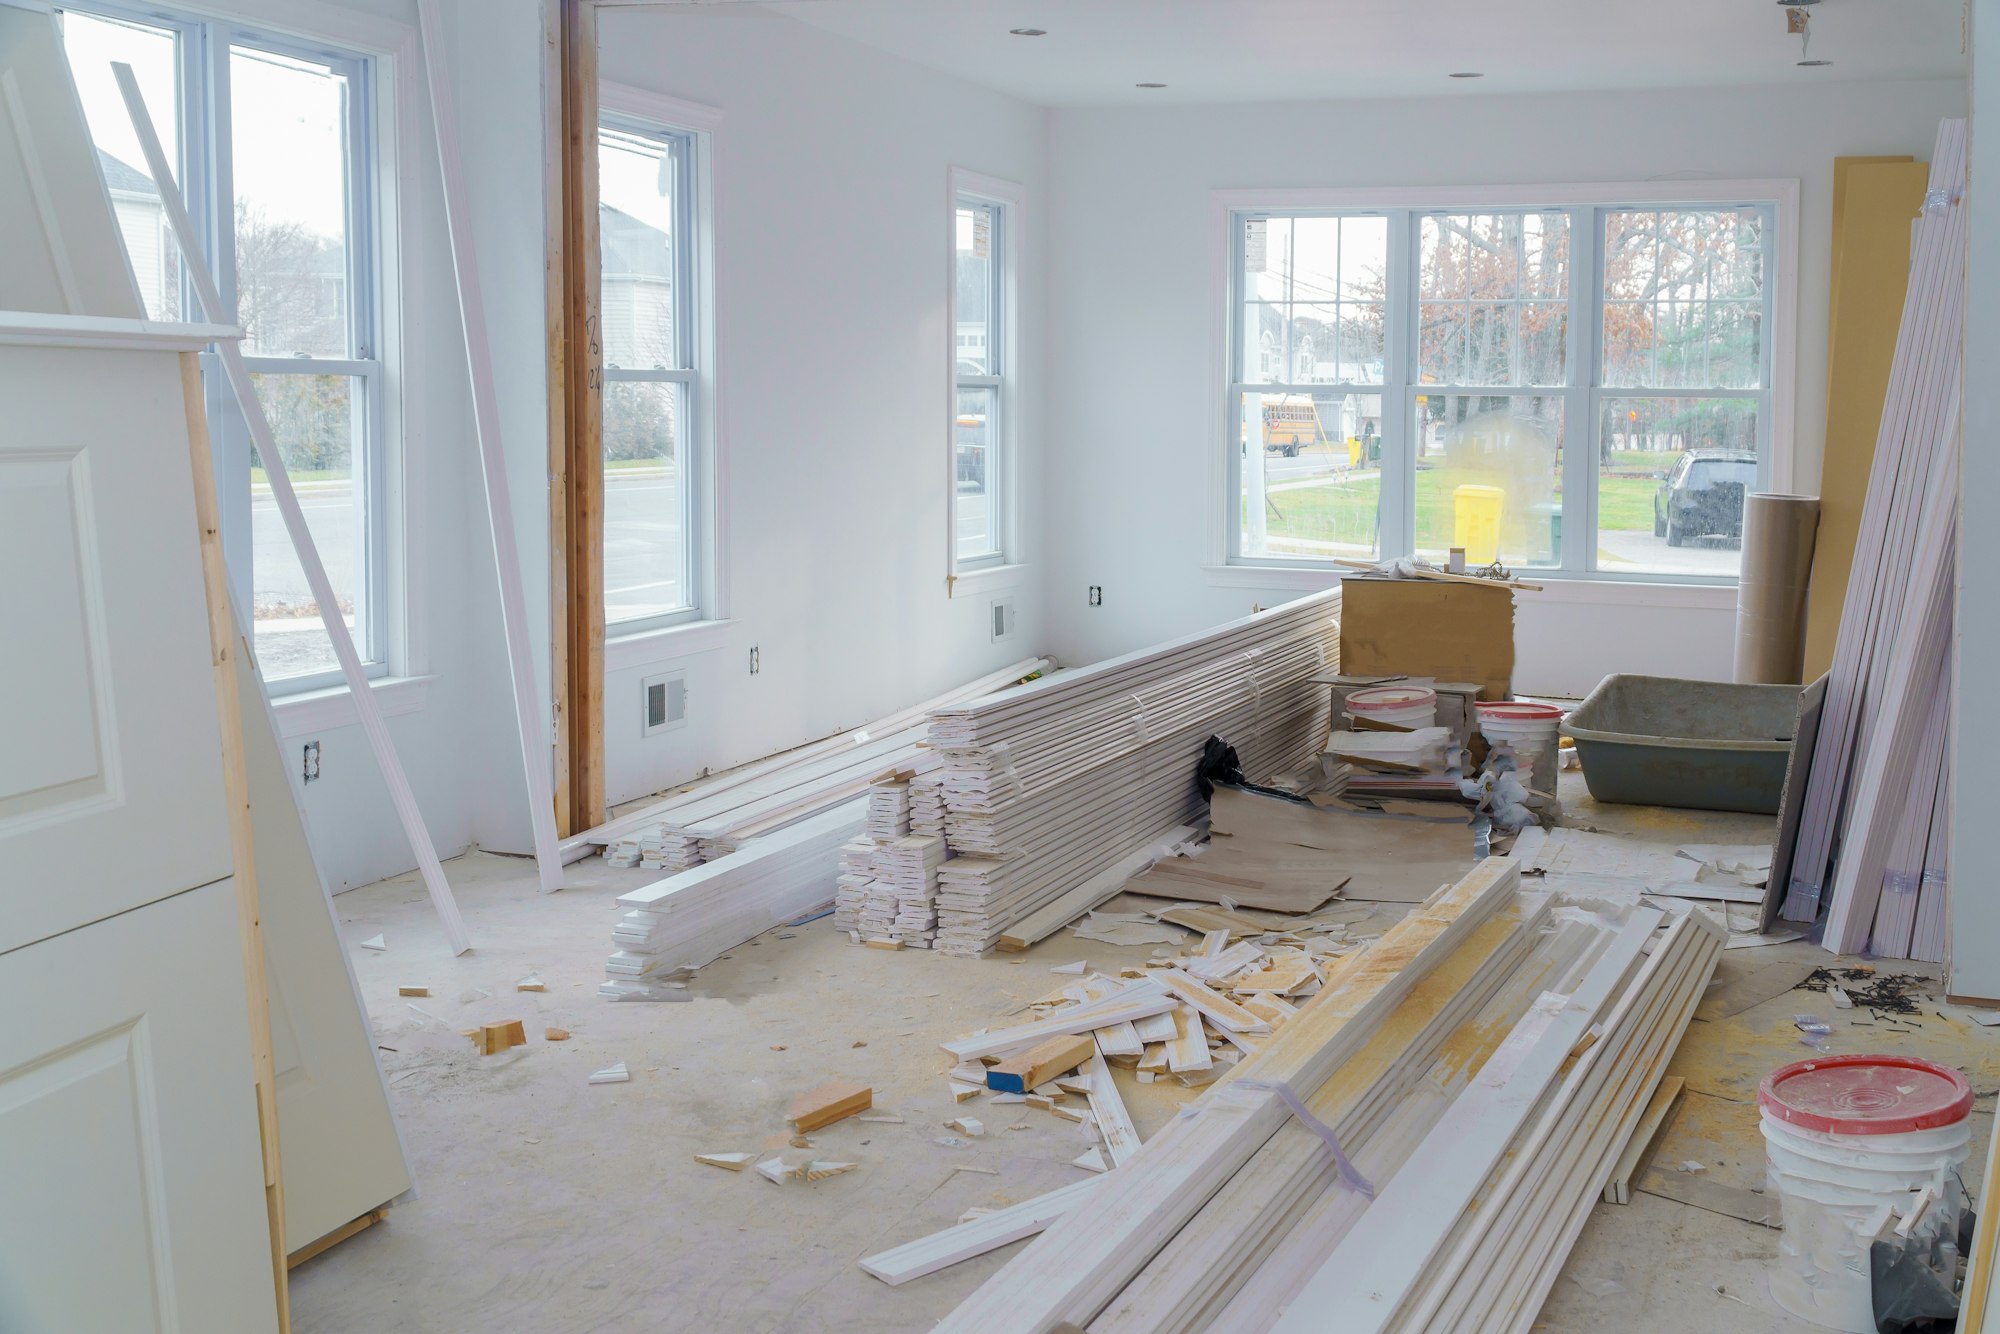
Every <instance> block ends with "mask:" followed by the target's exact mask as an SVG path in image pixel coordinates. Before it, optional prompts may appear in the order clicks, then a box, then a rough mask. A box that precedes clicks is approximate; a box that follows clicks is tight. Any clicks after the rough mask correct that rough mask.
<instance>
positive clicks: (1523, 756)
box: [1472, 699, 1563, 792]
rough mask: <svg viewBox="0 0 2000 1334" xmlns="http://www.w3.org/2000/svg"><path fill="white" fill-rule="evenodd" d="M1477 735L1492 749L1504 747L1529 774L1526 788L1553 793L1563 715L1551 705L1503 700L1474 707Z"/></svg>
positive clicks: (1477, 704) (1482, 703) (1475, 704)
mask: <svg viewBox="0 0 2000 1334" xmlns="http://www.w3.org/2000/svg"><path fill="white" fill-rule="evenodd" d="M1472 707H1473V709H1474V710H1476V711H1477V713H1478V715H1479V734H1480V735H1481V736H1483V737H1485V738H1486V742H1487V744H1488V745H1491V746H1502V745H1504V746H1507V747H1508V748H1509V749H1511V750H1512V751H1513V753H1514V758H1515V761H1516V762H1517V763H1518V764H1519V765H1520V767H1521V768H1523V769H1526V770H1529V771H1531V773H1532V777H1531V780H1530V782H1529V786H1530V787H1532V788H1534V789H1535V790H1536V791H1538V792H1553V791H1555V786H1556V744H1557V742H1558V741H1559V740H1560V739H1561V735H1562V720H1563V711H1562V710H1561V709H1560V708H1558V707H1556V706H1555V705H1553V704H1535V703H1532V702H1530V701H1528V700H1521V699H1503V700H1493V701H1490V702H1488V701H1480V702H1476V703H1474V704H1473V706H1472Z"/></svg>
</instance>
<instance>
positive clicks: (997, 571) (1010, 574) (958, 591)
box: [948, 562, 1028, 598]
mask: <svg viewBox="0 0 2000 1334" xmlns="http://www.w3.org/2000/svg"><path fill="white" fill-rule="evenodd" d="M1027 578H1028V567H1027V565H1026V564H1024V563H1020V562H1016V563H1015V564H1012V565H983V566H981V567H980V568H978V569H976V570H966V571H965V572H963V573H961V574H954V575H952V576H951V580H950V583H949V585H948V587H949V588H950V590H951V593H950V596H952V597H955V598H962V597H973V596H975V595H977V594H980V593H997V592H999V591H1000V590H1001V589H1003V588H1018V587H1020V586H1021V585H1022V584H1023V583H1025V582H1027Z"/></svg>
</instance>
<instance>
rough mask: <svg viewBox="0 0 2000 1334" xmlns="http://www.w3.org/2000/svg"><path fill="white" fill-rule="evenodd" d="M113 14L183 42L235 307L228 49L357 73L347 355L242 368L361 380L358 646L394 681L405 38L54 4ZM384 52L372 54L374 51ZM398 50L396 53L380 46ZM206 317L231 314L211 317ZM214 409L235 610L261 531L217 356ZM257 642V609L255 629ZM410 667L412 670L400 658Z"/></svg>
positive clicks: (288, 690)
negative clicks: (400, 77)
mask: <svg viewBox="0 0 2000 1334" xmlns="http://www.w3.org/2000/svg"><path fill="white" fill-rule="evenodd" d="M56 8H57V9H58V11H62V12H74V13H78V14H82V15H87V16H91V17H96V18H101V19H106V20H110V21H113V22H129V23H135V24H143V25H145V26H147V27H152V28H158V29H162V30H166V31H170V32H172V33H173V34H174V36H175V37H176V39H177V40H176V47H175V57H176V69H175V74H176V86H175V97H176V104H177V105H176V108H175V110H176V113H177V116H178V119H179V123H180V141H179V142H178V143H177V144H175V145H173V146H172V147H171V150H170V151H172V152H173V153H174V155H175V163H174V165H175V174H176V184H177V185H178V186H179V188H180V190H181V193H182V196H183V198H184V199H185V201H186V203H187V207H188V213H189V215H190V218H191V219H192V221H193V222H194V225H195V228H196V230H197V231H198V232H199V233H200V235H201V238H202V244H203V247H204V249H205V250H206V251H207V255H206V259H207V262H208V264H209V267H210V270H211V272H212V273H213V275H214V278H215V282H216V287H217V289H218V291H219V292H220V294H221V296H222V299H223V300H224V301H225V302H226V303H228V305H229V307H230V310H231V311H232V312H233V311H234V310H235V307H236V300H237V266H236V235H235V226H234V219H235V161H234V145H233V142H232V137H231V133H230V125H231V121H230V112H231V93H232V88H231V74H230V68H229V66H230V55H231V51H232V49H233V48H235V47H238V46H243V47H251V48H254V49H257V50H261V51H265V52H268V53H271V54H273V55H278V56H283V57H287V58H290V59H296V60H304V61H310V62H313V63H316V64H322V65H325V66H327V67H328V68H329V69H331V70H333V71H335V72H336V73H339V74H340V75H342V76H343V77H345V78H346V79H347V81H348V98H347V108H346V126H345V146H346V160H345V163H344V168H345V171H346V174H347V181H346V195H347V208H346V219H345V225H346V234H345V236H344V237H343V248H344V250H345V259H346V274H345V280H346V305H347V310H346V325H347V340H348V353H349V355H348V356H345V357H319V356H312V357H296V356H295V357H272V356H256V355H248V354H246V355H245V357H244V362H245V365H246V366H247V367H248V369H249V370H250V371H251V373H252V374H256V375H338V376H346V377H349V378H350V379H351V380H353V381H355V382H356V385H357V387H356V390H355V392H356V393H358V394H359V395H360V399H361V402H360V404H359V410H358V411H357V412H356V414H355V427H356V430H357V433H358V435H359V437H360V438H359V439H358V440H357V441H356V443H355V446H354V449H353V458H354V462H353V463H352V465H351V467H352V469H353V471H355V472H357V473H359V486H358V487H357V488H356V489H357V491H358V493H359V496H360V503H361V505H362V507H363V509H364V519H363V522H364V525H365V542H364V544H363V547H362V564H363V578H362V579H361V581H360V582H359V583H358V584H357V588H356V592H357V594H358V600H359V602H360V607H359V609H358V614H357V616H356V618H355V619H356V625H355V630H356V638H357V640H358V641H359V642H358V643H357V646H356V647H357V648H359V649H361V650H362V671H363V673H364V675H365V676H367V677H369V678H371V679H379V678H384V677H388V676H389V675H391V673H392V666H394V665H398V664H399V662H400V660H403V659H405V658H406V657H407V653H406V652H405V651H404V649H405V645H404V644H403V643H402V642H401V641H402V638H403V636H402V635H401V634H400V630H401V624H400V618H399V616H398V615H397V614H396V613H397V611H398V610H399V609H400V599H399V598H398V597H397V594H396V592H395V590H396V589H397V588H398V587H399V586H400V585H401V584H402V582H403V580H401V579H399V578H397V577H396V575H397V573H398V570H397V566H398V565H399V564H400V561H399V554H400V553H399V551H398V546H399V544H398V543H396V542H395V541H393V540H392V536H391V528H392V526H393V523H392V520H393V517H394V512H393V510H392V503H393V498H392V495H391V488H390V486H389V484H388V478H389V474H390V473H391V471H392V470H393V469H394V468H395V467H396V465H397V463H398V462H399V461H400V460H399V450H398V449H397V448H396V447H395V446H394V444H393V443H392V441H391V440H390V434H391V424H392V421H396V420H398V419H399V418H400V412H399V411H398V409H397V406H396V404H395V403H394V402H393V401H392V400H394V398H395V397H396V385H395V376H394V370H393V367H392V364H391V359H390V357H389V355H388V352H389V351H390V350H391V349H394V348H396V347H397V345H398V340H397V338H396V336H395V333H394V331H393V328H392V324H393V320H392V315H393V314H394V313H395V309H396V303H395V300H394V298H393V297H392V295H391V293H390V290H389V276H390V273H391V271H392V269H393V262H392V261H393V257H394V254H395V237H394V231H393V228H392V226H391V219H392V217H394V215H395V207H394V205H395V203H396V201H397V191H396V188H395V183H394V181H393V179H392V176H391V175H390V173H392V172H393V168H394V163H395V161H396V154H395V151H394V148H393V147H392V145H391V142H390V135H389V131H388V127H389V126H390V125H391V123H392V117H391V115H390V114H389V110H388V106H387V104H386V101H385V99H386V97H387V96H388V94H387V92H386V89H387V88H389V87H390V86H391V85H392V84H393V83H394V81H395V78H396V74H397V70H396V69H394V68H392V67H390V66H391V64H392V62H393V61H394V60H395V59H396V57H397V56H398V55H406V54H407V52H406V48H408V47H409V45H410V43H409V42H408V41H407V40H399V41H396V42H394V43H393V45H392V44H390V43H386V42H379V41H378V42H372V43H367V44H362V45H351V44H349V43H348V42H346V41H344V40H327V39H324V38H320V37H314V36H307V35H304V34H302V33H299V32H296V31H290V30H287V29H284V28H278V27H273V26H270V25H268V24H267V23H265V22H262V21H259V20H257V19H253V18H252V17H251V16H249V15H247V14H243V13H238V12H232V11H230V10H227V9H214V8H206V7H198V6H190V7H187V8H181V7H177V6H156V5H149V4H124V3H119V2H118V0H74V2H73V3H71V2H65V3H59V4H57V5H56ZM371 46H372V47H374V48H375V49H370V47H371ZM383 48H389V49H383ZM196 300H197V298H196V296H195V294H194V291H193V286H192V283H191V282H190V280H189V278H188V276H187V273H186V270H185V268H183V269H182V273H181V290H180V308H181V309H182V310H183V311H190V310H193V309H194V306H195V303H196ZM210 317H211V318H216V319H225V318H229V317H228V316H224V315H220V314H216V313H214V312H211V315H210ZM201 363H202V370H203V396H204V399H205V407H206V409H207V414H208V418H209V421H210V423H211V424H212V428H213V430H214V433H215V436H216V445H217V449H218V452H219V454H220V456H221V459H220V463H221V466H220V468H219V469H218V477H217V483H216V485H217V490H218V492H219V493H220V494H219V495H218V501H219V508H220V511H221V515H222V536H223V557H224V564H225V567H226V569H227V572H228V576H229V581H230V587H231V590H232V592H233V593H234V595H235V598H236V601H237V603H238V605H239V606H241V607H244V608H249V607H251V606H252V605H253V596H252V595H253V590H254V587H255V582H254V581H255V572H254V569H253V551H254V546H255V543H254V540H253V538H252V532H251V519H250V450H251V445H250V441H249V437H248V428H247V426H246V425H245V423H244V422H243V420H242V415H241V409H240V408H239V406H238V405H237V402H236V399H235V395H234V394H233V392H231V391H230V389H229V387H228V385H227V382H226V380H225V377H224V375H223V373H222V368H221V364H220V362H219V360H218V359H217V358H216V356H215V354H214V353H213V352H204V353H202V354H201ZM246 628H247V629H248V630H249V631H250V633H251V639H252V643H253V644H254V642H255V634H256V627H255V621H254V616H253V619H252V623H251V624H250V625H249V626H248V627H246ZM404 666H405V670H409V668H408V667H407V665H406V664H404ZM265 688H266V690H267V691H268V693H269V694H270V695H271V696H272V697H273V699H285V698H290V697H292V696H298V695H305V694H311V693H316V692H326V691H331V690H344V689H345V678H344V676H343V675H342V673H341V671H340V669H339V667H338V666H333V667H329V668H327V669H325V670H322V671H317V672H302V673H296V674H293V675H288V676H275V677H266V678H265Z"/></svg>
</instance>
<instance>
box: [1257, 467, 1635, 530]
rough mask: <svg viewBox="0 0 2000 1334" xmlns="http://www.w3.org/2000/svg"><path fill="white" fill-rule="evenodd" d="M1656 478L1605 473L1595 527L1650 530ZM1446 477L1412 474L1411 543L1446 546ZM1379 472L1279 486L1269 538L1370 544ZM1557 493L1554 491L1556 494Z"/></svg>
mask: <svg viewBox="0 0 2000 1334" xmlns="http://www.w3.org/2000/svg"><path fill="white" fill-rule="evenodd" d="M1658 489H1659V483H1658V482H1657V481H1655V480H1654V479H1653V478H1650V477H1606V478H1602V479H1600V481H1599V483H1598V499H1597V504H1598V527H1599V528H1600V529H1602V530H1603V531H1605V532H1636V531H1644V532H1651V531H1652V530H1653V494H1654V492H1656V491H1657V490H1658ZM1452 490H1453V485H1452V480H1451V479H1450V478H1449V477H1448V476H1447V475H1446V474H1445V473H1443V472H1441V471H1436V470H1426V471H1423V472H1420V473H1418V474H1417V546H1418V547H1419V548H1420V549H1423V550H1442V549H1444V548H1445V547H1448V546H1450V545H1452V543H1451V531H1452ZM1381 494H1382V481H1381V475H1380V474H1379V473H1372V472H1371V473H1366V474H1363V475H1361V476H1359V477H1355V478H1353V479H1351V480H1350V479H1347V478H1344V477H1343V478H1339V479H1333V480H1329V481H1328V482H1327V483H1326V484H1325V485H1322V486H1310V487H1299V488H1297V489H1295V490H1289V491H1279V492H1276V493H1275V494H1273V495H1272V496H1271V498H1270V505H1269V506H1268V507H1267V508H1266V510H1265V517H1266V523H1267V525H1268V528H1269V531H1270V534H1271V535H1272V536H1273V537H1299V538H1307V539H1310V540H1312V541H1318V542H1339V543H1343V544H1351V545H1354V546H1360V547H1373V545H1374V542H1375V513H1376V509H1377V508H1378V506H1379V505H1380V503H1381ZM1556 495H1557V498H1558V499H1560V498H1561V492H1560V490H1558V491H1557V493H1556Z"/></svg>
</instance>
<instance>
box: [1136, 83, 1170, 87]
mask: <svg viewBox="0 0 2000 1334" xmlns="http://www.w3.org/2000/svg"><path fill="white" fill-rule="evenodd" d="M1132 86H1133V87H1134V88H1164V87H1166V86H1167V85H1165V84H1164V83H1135V84H1133V85H1132Z"/></svg>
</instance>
